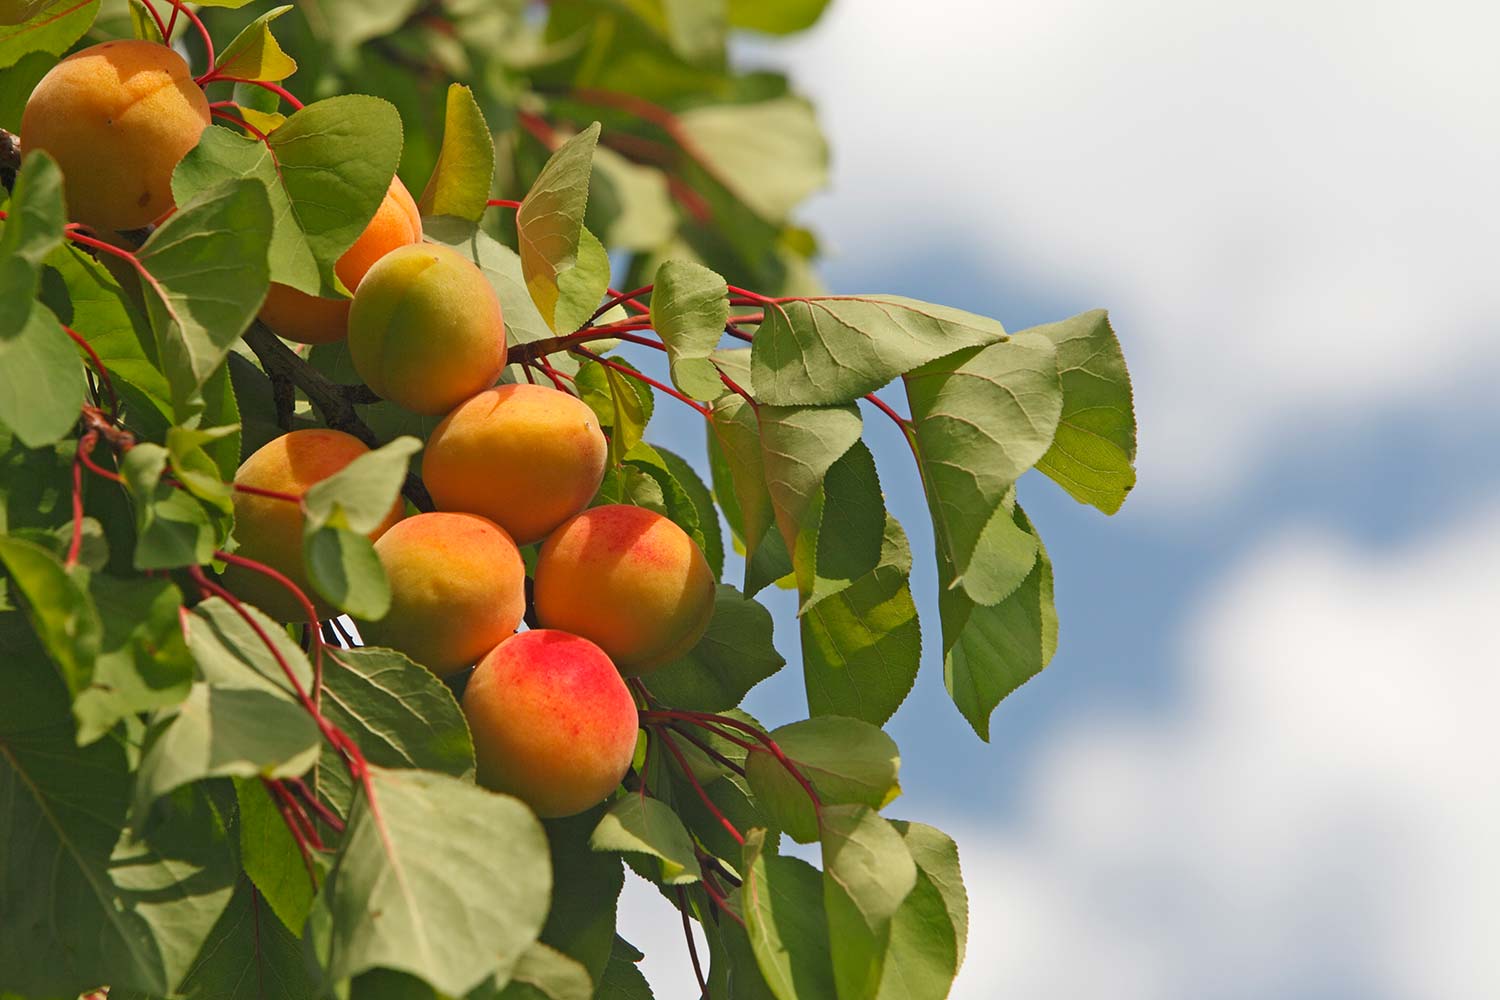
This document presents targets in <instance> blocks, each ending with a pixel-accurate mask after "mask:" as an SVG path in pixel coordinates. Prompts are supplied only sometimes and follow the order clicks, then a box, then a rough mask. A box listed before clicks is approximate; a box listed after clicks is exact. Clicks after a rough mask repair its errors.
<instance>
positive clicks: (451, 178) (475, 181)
mask: <svg viewBox="0 0 1500 1000" xmlns="http://www.w3.org/2000/svg"><path fill="white" fill-rule="evenodd" d="M494 177H495V140H494V138H493V137H492V136H491V135H490V127H489V126H488V125H487V124H485V120H484V112H482V111H480V110H479V104H478V103H477V102H476V101H475V100H474V92H473V91H471V90H470V89H469V88H468V87H465V86H463V85H461V84H457V83H454V84H450V85H449V87H448V105H447V110H446V112H445V113H444V116H443V146H442V150H441V151H440V152H439V153H438V161H437V166H435V167H434V168H433V170H432V177H431V178H429V179H428V181H427V188H426V190H424V191H423V192H422V197H421V199H420V200H419V201H418V202H417V204H418V206H419V207H420V208H421V210H422V214H423V215H448V216H456V217H458V218H461V219H468V220H469V221H471V222H478V221H479V220H480V218H482V217H483V215H484V212H485V206H486V203H487V202H488V201H489V197H490V185H491V183H492V182H493V181H494Z"/></svg>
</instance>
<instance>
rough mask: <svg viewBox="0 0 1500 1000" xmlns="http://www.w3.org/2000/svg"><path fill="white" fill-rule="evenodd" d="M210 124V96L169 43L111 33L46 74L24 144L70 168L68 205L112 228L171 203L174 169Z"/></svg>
mask: <svg viewBox="0 0 1500 1000" xmlns="http://www.w3.org/2000/svg"><path fill="white" fill-rule="evenodd" d="M207 125H208V98H207V97H205V96H204V94H203V88H201V87H199V86H198V85H197V84H196V83H194V82H193V74H192V72H191V71H190V70H189V69H188V65H187V63H186V62H184V61H183V59H182V57H181V56H179V55H178V54H177V53H176V52H173V51H172V50H171V49H169V48H167V47H166V46H165V45H158V44H156V43H154V42H142V41H116V42H104V43H102V44H100V45H94V46H91V47H89V48H86V49H83V50H82V51H80V52H75V53H74V54H73V55H71V56H68V58H66V59H64V60H63V61H62V62H60V63H58V64H57V65H56V66H54V67H52V69H50V70H49V71H48V72H47V75H46V76H44V77H42V79H41V81H40V82H39V83H38V84H37V85H36V89H34V90H33V91H32V92H31V97H30V99H29V100H28V101H27V102H26V110H25V112H24V113H23V114H22V116H21V148H22V150H23V151H24V152H27V153H30V152H33V151H35V150H38V149H43V150H46V151H47V152H48V153H49V154H51V156H52V158H53V159H55V160H56V161H57V165H58V166H59V167H61V168H62V173H63V194H64V196H65V197H66V199H67V203H68V215H69V217H70V218H71V219H73V220H74V221H75V222H81V223H83V224H85V225H87V226H89V227H91V228H93V229H97V230H100V231H103V232H108V231H110V230H119V229H138V228H140V227H141V226H146V225H149V224H151V223H152V222H154V221H156V220H157V219H159V218H161V217H162V216H163V215H165V214H166V213H168V212H170V211H171V210H172V209H173V207H174V204H175V203H174V202H173V200H172V171H173V170H175V169H176V167H177V163H178V161H180V160H181V159H182V158H183V156H184V155H186V154H187V151H188V150H190V149H192V148H193V147H194V146H196V145H197V144H198V137H199V136H200V135H202V134H203V130H204V128H206V127H207Z"/></svg>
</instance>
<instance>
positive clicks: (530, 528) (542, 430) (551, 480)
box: [422, 384, 609, 545]
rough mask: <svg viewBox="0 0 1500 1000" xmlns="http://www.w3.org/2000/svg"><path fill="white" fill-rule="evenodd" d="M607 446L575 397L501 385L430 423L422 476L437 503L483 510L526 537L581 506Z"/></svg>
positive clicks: (523, 541)
mask: <svg viewBox="0 0 1500 1000" xmlns="http://www.w3.org/2000/svg"><path fill="white" fill-rule="evenodd" d="M608 450H609V449H608V444H607V443H606V442H605V440H604V432H603V431H601V430H600V429H599V420H598V418H597V417H595V416H594V411H593V410H591V409H589V407H588V404H587V403H585V402H583V401H582V400H581V399H579V398H578V397H576V396H571V395H569V394H568V393H566V392H562V391H560V390H558V389H552V388H548V387H546V386H540V385H527V384H517V385H501V386H496V387H495V388H493V389H489V390H487V391H485V392H482V393H480V394H479V395H477V396H475V397H473V398H472V399H468V400H465V401H464V402H463V403H461V404H459V406H458V407H457V408H455V409H454V411H453V412H452V413H450V414H448V416H447V417H446V418H445V419H444V420H443V422H442V423H440V424H438V425H437V428H436V429H435V430H433V432H432V436H431V437H429V438H428V439H427V450H426V451H425V452H424V453H423V455H422V479H423V480H424V481H425V482H426V484H427V489H428V491H429V492H430V493H431V494H432V501H433V503H434V504H436V505H437V507H438V509H439V510H464V511H469V512H470V513H473V514H483V515H484V516H485V517H487V518H489V519H490V520H491V521H494V522H495V523H496V524H498V525H500V527H502V528H504V529H505V530H506V531H508V532H510V536H511V537H512V538H514V539H515V540H516V542H517V544H520V545H529V544H531V543H532V542H535V541H539V540H541V539H542V538H544V537H546V535H547V533H548V532H549V531H551V530H552V529H553V528H556V527H557V526H558V525H559V524H561V523H562V522H564V521H566V520H567V519H568V518H570V517H572V516H573V515H574V514H576V513H578V512H579V511H580V510H582V509H583V508H584V507H586V506H588V502H589V501H590V500H591V499H593V496H594V493H595V492H596V491H597V490H598V489H599V483H600V481H602V480H603V479H604V465H605V460H606V457H607V455H608Z"/></svg>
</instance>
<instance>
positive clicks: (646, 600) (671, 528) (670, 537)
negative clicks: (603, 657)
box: [533, 504, 714, 677]
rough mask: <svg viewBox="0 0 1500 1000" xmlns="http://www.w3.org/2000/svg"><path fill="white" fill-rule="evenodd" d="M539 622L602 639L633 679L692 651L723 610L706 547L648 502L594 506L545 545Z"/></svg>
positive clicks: (538, 584) (538, 585) (537, 594)
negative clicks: (719, 609) (717, 611)
mask: <svg viewBox="0 0 1500 1000" xmlns="http://www.w3.org/2000/svg"><path fill="white" fill-rule="evenodd" d="M533 600H534V601H535V604H536V616H537V620H538V621H540V622H541V623H542V625H543V626H544V627H546V628H556V629H563V630H565V631H568V632H573V633H576V634H578V635H581V636H584V637H585V638H588V639H592V640H593V641H594V642H596V643H598V644H599V648H601V649H603V650H604V651H605V652H606V653H608V654H609V658H610V659H612V660H614V662H615V666H617V667H619V668H620V672H621V673H622V674H625V675H626V676H627V677H630V676H636V675H639V674H644V673H649V672H650V671H651V670H653V669H654V668H656V667H659V666H661V665H662V664H664V663H669V662H671V661H672V660H675V659H677V658H678V657H680V656H682V655H683V654H684V653H686V652H687V651H688V650H690V649H692V648H693V646H694V645H695V644H697V642H698V640H699V639H701V638H702V637H703V632H704V630H705V629H707V628H708V621H709V619H710V618H712V617H713V613H714V575H713V571H712V570H711V569H709V566H708V560H707V559H705V558H704V557H703V553H702V551H700V550H699V548H698V545H697V543H695V542H694V541H693V540H692V539H691V538H689V537H688V534H687V532H685V531H683V530H682V529H681V528H679V527H678V526H677V525H676V524H673V523H672V522H671V521H670V520H668V519H667V518H665V517H663V516H661V515H660V514H658V513H656V512H655V511H652V510H647V509H646V508H645V507H633V506H631V505H629V504H610V505H608V506H604V507H594V508H592V509H591V510H586V511H584V512H583V513H582V514H579V515H578V516H577V517H575V518H573V519H572V520H570V521H568V522H567V523H565V524H563V525H562V527H560V528H558V529H557V530H556V531H554V532H553V533H552V534H551V535H550V536H549V537H548V538H547V541H546V542H545V543H544V544H543V545H542V551H541V554H540V556H539V557H538V558H537V564H536V574H535V588H534V591H533Z"/></svg>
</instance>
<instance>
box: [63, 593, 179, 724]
mask: <svg viewBox="0 0 1500 1000" xmlns="http://www.w3.org/2000/svg"><path fill="white" fill-rule="evenodd" d="M89 593H90V595H91V596H92V597H93V599H94V606H95V608H97V609H98V613H99V619H100V622H101V624H102V626H103V634H102V638H101V640H100V643H99V655H98V657H97V658H96V659H95V660H94V675H93V678H92V679H91V680H90V682H89V686H88V687H86V688H84V689H83V690H82V691H80V692H79V693H78V697H77V698H76V699H75V700H74V702H73V716H74V718H76V719H77V720H78V742H79V744H80V745H83V744H88V743H92V742H93V741H94V740H96V739H98V738H99V737H101V736H103V735H104V734H105V733H107V732H109V730H111V729H112V728H114V726H115V724H116V723H117V722H119V721H120V720H121V719H124V718H127V717H129V716H132V715H135V714H136V713H139V712H148V711H150V710H152V709H155V708H165V707H166V706H169V705H175V704H177V703H178V702H180V701H182V699H184V698H186V697H187V694H188V690H189V689H190V687H191V686H192V679H193V661H192V657H191V656H190V655H189V654H188V649H187V643H186V641H185V640H184V639H183V636H182V624H181V622H180V621H179V619H178V615H179V613H180V612H181V610H182V593H181V592H180V591H179V590H178V589H177V588H176V586H174V585H173V584H172V583H171V582H170V581H167V580H160V579H157V580H152V579H141V578H133V579H129V580H126V579H121V578H118V577H111V576H105V575H104V574H102V573H96V574H95V575H94V576H92V577H91V578H90V579H89Z"/></svg>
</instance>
